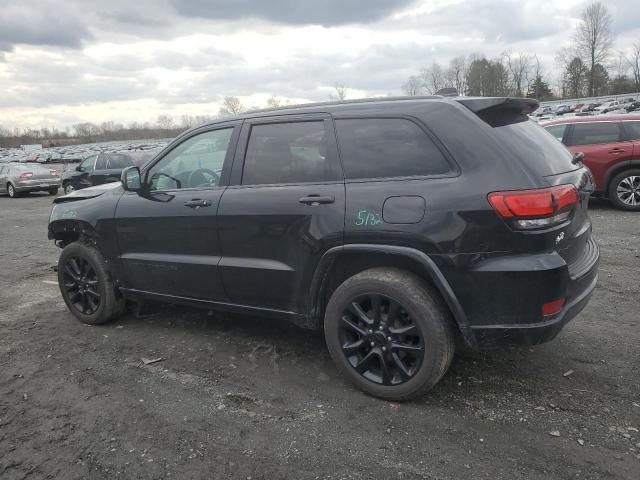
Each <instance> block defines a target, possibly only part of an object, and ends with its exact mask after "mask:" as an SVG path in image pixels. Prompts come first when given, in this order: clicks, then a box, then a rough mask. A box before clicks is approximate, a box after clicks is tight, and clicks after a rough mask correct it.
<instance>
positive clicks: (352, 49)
mask: <svg viewBox="0 0 640 480" xmlns="http://www.w3.org/2000/svg"><path fill="white" fill-rule="evenodd" d="M605 3H606V5H607V7H608V8H609V10H610V12H611V14H612V17H613V24H614V31H615V33H616V43H615V53H616V55H617V53H618V52H620V51H622V52H624V51H628V50H630V48H631V45H632V44H633V43H634V42H640V21H638V19H640V1H638V0H608V1H606V2H605ZM587 4H588V1H584V0H554V1H548V0H533V1H530V0H515V1H514V0H484V1H481V0H320V1H319V0H312V1H307V0H108V1H104V0H0V125H1V126H4V127H10V128H13V127H22V128H25V127H35V128H39V127H63V128H64V127H68V126H71V125H73V124H75V123H80V122H85V121H89V122H93V123H101V122H104V121H114V122H116V123H124V124H127V123H130V122H146V121H149V122H154V121H155V119H156V118H157V117H158V116H159V115H170V116H172V117H175V118H176V119H179V118H180V116H182V115H206V116H214V115H216V114H217V112H218V110H219V108H220V105H221V102H222V100H223V98H224V97H225V96H237V97H239V98H240V99H241V100H242V102H243V104H244V105H246V106H247V107H252V106H255V107H261V106H264V105H265V104H266V101H267V99H268V98H269V97H271V96H272V95H275V96H276V97H278V98H280V99H286V100H287V101H290V102H293V103H300V102H305V101H322V100H327V99H328V97H329V95H330V94H331V93H332V90H333V85H335V84H336V83H340V84H343V85H345V86H347V87H348V88H349V96H350V97H353V98H357V97H364V96H380V95H389V94H395V95H398V94H401V86H402V83H403V82H404V81H405V80H406V79H407V78H408V77H409V76H410V75H414V74H416V73H418V72H419V70H420V69H421V68H423V67H425V66H428V65H430V64H431V63H432V62H434V61H438V62H442V63H443V64H446V63H447V62H448V61H449V59H451V58H452V57H455V56H458V55H463V54H470V53H476V54H484V55H487V56H488V57H493V56H497V55H499V54H500V53H501V52H503V51H505V50H511V51H512V52H514V53H536V54H538V57H539V58H540V59H541V61H542V64H543V67H544V69H545V71H546V72H548V74H549V76H551V77H554V76H557V66H556V64H555V56H556V53H557V51H558V50H559V49H560V48H562V47H564V46H569V44H570V43H571V40H572V35H573V31H574V29H575V25H576V22H577V21H578V19H579V16H580V12H581V11H582V10H583V9H584V7H585V6H586V5H587Z"/></svg>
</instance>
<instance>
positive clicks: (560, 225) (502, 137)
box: [459, 99, 597, 276]
mask: <svg viewBox="0 0 640 480" xmlns="http://www.w3.org/2000/svg"><path fill="white" fill-rule="evenodd" d="M474 100H475V101H474ZM483 100H492V101H493V102H492V103H489V102H487V103H483ZM459 101H460V103H463V104H465V106H467V107H468V108H470V109H471V110H472V111H474V113H476V114H477V115H478V117H480V118H481V119H482V120H484V121H485V122H486V123H487V124H489V125H490V126H491V127H492V129H493V133H494V135H495V138H496V139H497V140H498V141H499V142H500V144H501V145H502V146H503V147H504V148H505V149H506V150H507V151H508V152H509V156H510V158H513V161H520V162H522V163H523V165H524V166H525V171H526V174H527V175H529V176H532V177H533V179H534V181H535V184H536V185H540V186H541V187H542V188H550V189H551V190H550V192H551V195H552V201H555V198H554V197H553V195H554V194H555V193H554V190H553V189H554V187H555V188H556V189H557V190H561V188H562V187H561V186H563V185H573V187H575V189H576V191H577V194H578V195H577V199H576V201H575V202H574V203H572V204H571V206H570V207H568V208H567V211H569V212H570V213H569V215H568V216H567V217H566V218H564V219H563V220H562V221H558V222H557V223H555V224H549V225H548V226H547V227H544V226H543V227H540V228H530V229H525V228H523V229H518V228H517V226H516V225H515V223H514V222H513V221H511V225H512V226H514V230H515V233H516V235H517V243H518V245H519V247H520V248H521V249H525V250H527V251H540V250H542V251H547V252H548V251H556V252H558V254H559V255H560V256H562V258H563V259H564V260H565V262H566V263H567V265H568V266H569V271H570V273H571V274H572V276H579V274H580V273H582V272H581V271H580V270H581V268H582V267H585V268H587V267H588V266H589V265H590V262H589V258H587V257H589V256H591V255H597V253H596V250H597V249H596V247H595V245H593V244H592V242H593V241H592V240H591V221H590V220H589V216H588V213H587V210H588V204H589V197H590V195H591V194H592V193H593V190H594V183H593V177H592V176H591V173H590V172H589V170H588V168H586V167H585V166H584V165H583V164H582V163H580V162H574V160H573V154H572V153H571V152H569V150H567V149H566V148H565V147H564V145H562V143H560V142H559V141H558V140H556V139H555V138H554V137H553V136H552V135H551V134H549V133H548V132H547V131H545V130H544V128H542V127H541V126H539V125H538V124H537V123H535V122H534V121H532V120H530V119H529V118H528V117H527V114H528V113H530V112H531V111H533V110H534V109H535V108H537V107H536V105H537V102H536V101H535V100H530V99H471V102H469V103H468V104H466V102H465V101H464V99H461V100H459ZM523 218H526V217H523ZM532 218H533V217H532Z"/></svg>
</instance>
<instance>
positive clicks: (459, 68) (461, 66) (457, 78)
mask: <svg viewBox="0 0 640 480" xmlns="http://www.w3.org/2000/svg"><path fill="white" fill-rule="evenodd" d="M467 67H468V63H467V58H466V57H465V56H464V55H463V56H460V57H455V58H452V59H451V61H450V62H449V69H448V70H447V80H448V82H449V83H450V84H451V86H453V87H454V88H455V89H456V91H457V92H458V95H464V93H465V91H466V90H467V81H466V79H467Z"/></svg>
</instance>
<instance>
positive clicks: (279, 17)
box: [171, 0, 414, 26]
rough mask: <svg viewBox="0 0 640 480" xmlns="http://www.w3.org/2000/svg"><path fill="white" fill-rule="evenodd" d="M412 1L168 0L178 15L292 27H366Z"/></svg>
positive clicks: (412, 1) (412, 0)
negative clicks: (280, 24) (241, 20)
mask: <svg viewBox="0 0 640 480" xmlns="http://www.w3.org/2000/svg"><path fill="white" fill-rule="evenodd" d="M412 3H414V0H367V1H366V2H363V1H362V0H322V1H317V0H312V1H304V0H269V1H267V0H217V1H214V2H211V1H208V0H171V4H172V5H173V6H174V7H175V9H176V11H177V12H178V14H180V15H183V16H186V17H201V18H209V19H216V20H240V19H246V18H254V19H255V18H258V19H262V20H266V21H270V22H275V23H286V24H294V25H305V24H315V25H324V26H329V25H344V24H348V23H369V22H373V21H376V20H380V19H381V18H384V17H386V16H387V15H389V14H390V13H392V12H394V11H396V10H398V9H400V8H403V7H407V6H409V5H410V4H412Z"/></svg>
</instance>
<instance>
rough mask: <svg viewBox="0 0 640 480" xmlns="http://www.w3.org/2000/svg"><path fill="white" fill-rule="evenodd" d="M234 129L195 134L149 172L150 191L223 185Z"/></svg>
mask: <svg viewBox="0 0 640 480" xmlns="http://www.w3.org/2000/svg"><path fill="white" fill-rule="evenodd" d="M232 133H233V127H230V128H223V129H221V130H213V131H210V132H204V133H200V134H198V135H195V136H193V137H191V138H189V139H187V140H185V141H184V142H182V143H181V144H180V145H178V146H177V147H175V148H174V149H173V150H171V151H170V152H169V153H167V154H166V155H165V156H164V157H163V158H162V159H161V160H160V161H159V162H157V163H156V164H155V165H154V166H153V167H151V168H150V169H149V171H148V173H147V183H148V184H149V189H150V190H151V191H154V190H175V189H180V188H206V187H217V186H218V185H220V175H221V174H222V166H223V164H224V159H225V157H226V155H227V148H228V147H229V141H230V140H231V134H232Z"/></svg>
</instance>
